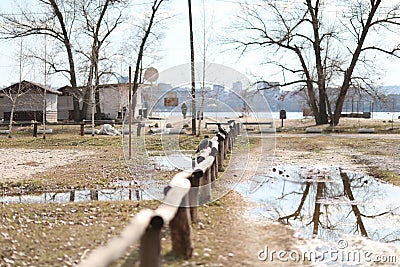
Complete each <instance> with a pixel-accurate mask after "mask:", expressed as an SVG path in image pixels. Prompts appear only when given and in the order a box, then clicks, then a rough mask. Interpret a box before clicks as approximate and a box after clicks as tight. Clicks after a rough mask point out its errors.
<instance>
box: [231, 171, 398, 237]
mask: <svg viewBox="0 0 400 267" xmlns="http://www.w3.org/2000/svg"><path fill="white" fill-rule="evenodd" d="M260 179H261V178H260V177H258V182H260ZM263 180H264V181H263V182H262V185H261V186H260V187H259V189H258V190H257V191H255V192H252V193H251V195H250V198H251V199H252V200H254V201H256V202H259V203H262V204H263V206H262V208H258V209H256V211H255V212H257V213H258V217H261V218H267V219H271V220H274V221H279V222H281V223H284V224H288V225H292V226H294V227H296V228H301V229H302V232H303V233H305V234H306V235H311V236H318V237H320V238H322V239H324V240H337V238H339V237H341V236H342V235H343V234H358V235H362V236H365V237H369V238H371V239H374V240H379V241H384V242H399V240H400V230H399V229H398V227H397V226H396V225H397V224H398V221H399V220H400V201H399V197H400V188H399V187H396V186H393V185H390V184H385V183H382V182H380V181H378V180H376V179H374V178H373V177H369V176H367V175H362V174H354V173H347V172H345V171H343V170H342V169H341V168H333V167H328V168H319V169H314V170H310V169H307V168H304V167H299V166H294V165H291V166H281V167H275V168H273V169H272V171H271V172H270V173H269V174H268V176H267V177H264V179H263ZM253 183H254V182H253ZM249 186H250V187H251V186H252V185H251V183H247V184H241V185H239V186H238V187H237V188H238V190H239V191H241V192H246V190H247V188H248V187H249Z"/></svg>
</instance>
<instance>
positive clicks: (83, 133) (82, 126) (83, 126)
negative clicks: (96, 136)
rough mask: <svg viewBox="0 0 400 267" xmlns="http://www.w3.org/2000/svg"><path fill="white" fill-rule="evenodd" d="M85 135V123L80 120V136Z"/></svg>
mask: <svg viewBox="0 0 400 267" xmlns="http://www.w3.org/2000/svg"><path fill="white" fill-rule="evenodd" d="M84 135H85V123H84V122H81V136H84Z"/></svg>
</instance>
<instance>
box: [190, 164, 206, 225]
mask: <svg viewBox="0 0 400 267" xmlns="http://www.w3.org/2000/svg"><path fill="white" fill-rule="evenodd" d="M201 176H203V171H201V170H195V171H194V172H193V174H192V176H191V177H190V178H189V181H190V184H191V188H190V191H189V194H188V195H189V206H190V217H191V218H192V222H197V221H198V215H197V207H198V206H199V184H200V179H199V178H200V177H201Z"/></svg>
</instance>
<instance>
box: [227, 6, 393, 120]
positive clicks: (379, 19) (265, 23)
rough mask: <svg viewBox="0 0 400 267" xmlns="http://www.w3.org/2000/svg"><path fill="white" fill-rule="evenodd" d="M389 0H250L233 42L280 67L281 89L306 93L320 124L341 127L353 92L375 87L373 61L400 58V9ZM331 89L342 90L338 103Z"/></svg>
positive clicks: (244, 51) (337, 93) (338, 94)
mask: <svg viewBox="0 0 400 267" xmlns="http://www.w3.org/2000/svg"><path fill="white" fill-rule="evenodd" d="M385 2H388V1H382V0H371V1H361V0H347V1H336V2H334V3H333V2H332V1H322V0H300V1H279V0H277V1H275V0H264V1H261V0H259V1H251V2H247V3H246V4H243V5H242V13H241V15H239V17H238V20H237V21H236V23H235V24H234V26H233V27H234V30H235V36H234V37H231V39H230V42H231V43H234V44H235V45H236V49H238V50H239V51H240V52H241V53H242V54H245V53H246V52H247V51H248V50H254V49H258V50H259V51H260V54H261V55H262V56H263V57H264V59H265V62H266V63H269V64H273V65H275V66H278V67H279V68H280V69H281V70H282V72H283V73H284V77H287V79H285V80H284V81H283V82H282V83H281V84H280V85H281V86H289V85H298V87H299V90H303V91H305V92H306V95H307V100H308V104H309V106H310V107H311V109H312V111H313V113H314V115H315V121H316V124H325V123H328V121H330V123H331V124H333V125H336V124H338V122H339V118H340V113H341V110H342V107H343V102H344V98H345V96H346V94H347V91H348V90H349V88H351V87H357V88H360V89H363V90H368V91H370V90H371V89H373V88H374V87H375V85H376V83H375V82H374V78H375V77H374V75H372V74H373V73H374V72H375V71H376V70H377V69H379V66H376V64H375V62H374V57H377V56H379V55H382V54H384V55H385V56H392V57H399V56H400V54H399V49H400V46H399V42H398V41H397V40H398V36H396V35H397V33H398V32H399V31H398V30H399V18H400V14H399V11H400V10H399V8H400V6H399V4H396V5H390V4H391V3H385ZM388 4H389V5H388ZM392 4H393V2H392ZM238 31H239V32H240V33H241V34H237V32H238ZM388 33H390V35H388ZM388 36H393V38H392V39H390V40H387V38H388ZM382 38H386V41H382V40H383V39H382ZM396 38H397V39H396ZM329 87H337V88H339V90H337V92H336V95H335V96H334V97H333V98H334V101H329V98H331V97H328V94H327V88H329ZM332 102H333V103H332Z"/></svg>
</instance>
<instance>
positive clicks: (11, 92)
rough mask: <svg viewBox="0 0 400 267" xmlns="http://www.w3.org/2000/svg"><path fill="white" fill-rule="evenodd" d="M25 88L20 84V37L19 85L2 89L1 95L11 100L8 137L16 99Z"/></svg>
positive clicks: (10, 135)
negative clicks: (13, 88)
mask: <svg viewBox="0 0 400 267" xmlns="http://www.w3.org/2000/svg"><path fill="white" fill-rule="evenodd" d="M25 92H26V91H25V90H24V88H23V85H22V38H21V43H20V50H19V85H18V87H17V89H16V90H12V89H10V90H8V91H6V90H2V92H1V95H3V96H5V97H7V98H8V99H9V100H10V102H11V112H10V123H9V125H8V138H11V137H12V129H13V121H14V112H15V108H16V106H17V101H18V99H19V98H20V97H21V96H22V95H23V94H25Z"/></svg>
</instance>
